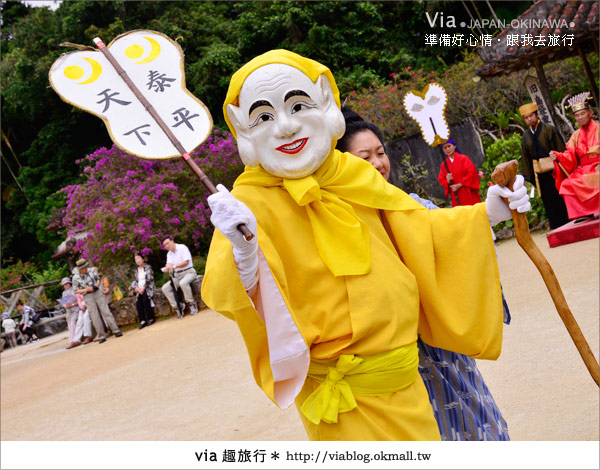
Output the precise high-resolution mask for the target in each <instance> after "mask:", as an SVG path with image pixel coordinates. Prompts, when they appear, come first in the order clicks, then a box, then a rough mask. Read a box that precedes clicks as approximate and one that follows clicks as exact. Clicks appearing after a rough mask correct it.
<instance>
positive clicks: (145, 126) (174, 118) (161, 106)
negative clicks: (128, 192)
mask: <svg viewBox="0 0 600 470" xmlns="http://www.w3.org/2000/svg"><path fill="white" fill-rule="evenodd" d="M107 47H108V49H109V50H110V52H111V53H112V55H113V56H114V58H115V59H116V60H117V62H118V63H119V64H120V66H121V67H122V68H123V70H125V72H126V73H127V75H128V76H129V78H130V79H131V81H132V82H133V83H134V84H135V85H136V87H137V88H138V90H139V91H140V92H141V93H142V94H143V95H144V97H145V98H146V99H147V100H148V102H149V103H150V104H151V105H152V106H153V107H154V109H155V110H156V111H157V113H158V114H159V115H160V117H161V118H162V120H163V121H164V122H165V123H166V124H167V126H168V127H169V129H170V130H171V132H172V133H173V134H174V135H175V137H176V138H177V139H178V140H179V142H180V143H181V144H182V146H183V147H184V149H185V150H186V151H187V152H188V153H190V152H192V151H193V150H194V149H195V148H197V147H198V146H199V145H201V144H202V143H203V142H204V141H205V140H206V138H207V137H208V135H209V133H210V131H211V129H212V118H211V116H210V113H209V111H208V109H207V108H206V106H205V105H204V104H203V103H202V102H201V101H200V100H199V99H197V98H196V97H195V96H194V95H192V94H191V93H190V92H189V91H188V90H187V89H186V87H185V75H184V70H183V51H182V50H181V48H180V47H179V45H178V44H177V43H176V42H175V41H173V40H171V39H170V38H168V37H167V36H165V35H163V34H161V33H158V32H155V31H148V30H137V31H130V32H128V33H125V34H122V35H121V36H118V37H117V38H115V39H114V40H113V41H112V42H111V43H110V44H109V45H108V46H107ZM49 78H50V84H51V85H52V88H54V90H55V91H56V92H57V93H58V94H59V95H60V97H61V98H62V99H63V100H64V101H66V102H67V103H70V104H72V105H74V106H76V107H78V108H81V109H84V110H85V111H88V112H90V113H92V114H95V115H96V116H98V117H100V118H101V119H102V120H104V122H105V124H106V126H107V128H108V132H109V134H110V136H111V138H112V140H113V142H115V144H117V145H118V146H119V147H121V148H122V149H123V150H125V151H126V152H128V153H130V154H132V155H135V156H138V157H142V158H151V159H161V158H170V157H176V156H180V153H179V152H178V151H177V150H176V149H175V147H174V145H173V144H172V143H171V141H170V140H169V139H168V137H167V136H166V134H165V133H164V132H163V131H162V129H161V128H160V127H159V125H158V124H157V123H156V122H155V120H154V119H153V118H152V116H151V115H150V113H149V112H148V111H146V109H145V108H144V106H143V105H142V104H141V103H140V101H139V100H138V99H137V98H136V96H135V95H134V94H133V92H132V91H131V90H130V88H129V87H128V86H127V84H126V83H125V81H124V80H123V79H122V78H121V77H120V76H119V75H118V74H117V72H116V70H115V69H114V67H113V66H112V65H111V64H110V62H109V61H108V60H107V59H106V57H105V56H104V54H103V53H102V52H100V51H97V50H94V51H76V52H70V53H68V54H64V55H62V56H60V57H59V58H58V59H57V60H56V61H55V62H54V64H53V65H52V68H51V69H50V74H49Z"/></svg>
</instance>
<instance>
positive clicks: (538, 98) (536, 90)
mask: <svg viewBox="0 0 600 470" xmlns="http://www.w3.org/2000/svg"><path fill="white" fill-rule="evenodd" d="M525 86H526V87H527V91H528V92H529V96H531V101H533V102H534V103H537V105H538V117H539V118H540V121H542V122H543V123H544V124H550V125H551V126H555V124H554V121H553V120H552V115H551V114H550V112H549V111H548V107H547V106H546V102H545V101H544V97H543V96H542V90H541V89H540V84H539V83H538V80H537V78H535V77H533V76H531V75H527V78H525Z"/></svg>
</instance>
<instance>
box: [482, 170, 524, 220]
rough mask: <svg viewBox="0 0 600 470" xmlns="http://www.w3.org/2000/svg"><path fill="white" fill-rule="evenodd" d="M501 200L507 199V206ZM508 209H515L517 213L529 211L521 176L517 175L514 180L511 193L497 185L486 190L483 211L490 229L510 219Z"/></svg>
mask: <svg viewBox="0 0 600 470" xmlns="http://www.w3.org/2000/svg"><path fill="white" fill-rule="evenodd" d="M503 198H506V199H508V202H509V205H508V206H507V205H506V203H505V202H504V200H503ZM509 208H510V209H513V210H515V209H516V211H517V212H521V213H523V212H527V211H528V210H529V209H531V203H530V202H529V196H528V195H527V188H526V187H525V180H524V179H523V176H521V175H517V177H516V178H515V183H514V184H513V190H512V191H511V190H510V189H508V188H503V187H501V186H498V185H497V184H495V185H494V186H492V187H490V189H488V192H487V197H486V199H485V210H486V211H487V216H488V219H489V221H490V225H491V226H492V227H493V226H494V225H496V224H499V223H500V222H503V221H505V220H508V219H510V218H511V217H512V216H511V214H510V209H509Z"/></svg>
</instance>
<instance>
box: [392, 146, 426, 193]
mask: <svg viewBox="0 0 600 470" xmlns="http://www.w3.org/2000/svg"><path fill="white" fill-rule="evenodd" d="M397 163H398V169H399V171H400V181H402V186H403V189H404V191H406V192H407V193H416V194H418V195H419V196H421V197H423V198H425V199H431V196H430V195H429V193H428V191H427V177H428V175H429V171H428V170H427V169H426V168H425V166H424V165H423V163H416V164H415V163H413V162H412V161H411V157H410V155H402V157H401V160H400V161H399V162H397Z"/></svg>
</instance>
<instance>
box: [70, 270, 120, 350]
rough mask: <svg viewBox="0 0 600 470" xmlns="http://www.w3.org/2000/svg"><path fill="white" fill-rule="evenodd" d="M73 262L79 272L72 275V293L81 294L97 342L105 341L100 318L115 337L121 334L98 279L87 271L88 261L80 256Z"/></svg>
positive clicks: (104, 331)
mask: <svg viewBox="0 0 600 470" xmlns="http://www.w3.org/2000/svg"><path fill="white" fill-rule="evenodd" d="M75 264H76V265H77V267H78V268H79V273H78V274H75V275H74V276H73V289H74V293H75V294H81V295H83V298H84V299H85V303H86V305H87V308H88V310H89V312H90V317H91V319H92V323H93V325H94V328H95V329H96V332H97V333H98V336H99V338H100V340H99V342H100V343H104V342H105V341H106V330H105V329H104V323H103V322H102V319H104V321H105V322H106V324H107V325H108V326H109V328H110V329H111V330H112V332H113V333H114V335H115V336H116V337H117V338H118V337H119V336H123V333H121V330H120V329H119V327H118V326H117V322H116V321H115V317H114V316H113V314H112V312H111V311H110V309H109V308H108V304H107V302H106V298H105V297H104V294H103V293H102V292H101V291H100V279H98V276H96V275H95V274H94V273H92V272H89V270H88V267H89V263H88V262H87V261H86V260H85V259H83V258H81V259H79V260H77V262H76V263H75Z"/></svg>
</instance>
